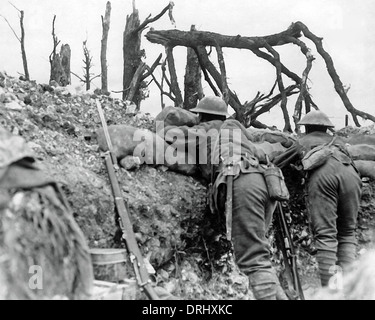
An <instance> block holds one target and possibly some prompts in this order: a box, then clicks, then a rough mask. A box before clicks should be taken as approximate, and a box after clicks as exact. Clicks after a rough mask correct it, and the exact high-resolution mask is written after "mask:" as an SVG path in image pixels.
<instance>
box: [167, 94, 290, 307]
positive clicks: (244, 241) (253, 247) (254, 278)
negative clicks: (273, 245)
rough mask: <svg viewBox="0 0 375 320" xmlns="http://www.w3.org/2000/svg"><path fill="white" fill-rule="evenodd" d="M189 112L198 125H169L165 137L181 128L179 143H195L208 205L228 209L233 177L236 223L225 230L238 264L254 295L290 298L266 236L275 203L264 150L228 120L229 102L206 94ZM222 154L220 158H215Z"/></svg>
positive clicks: (189, 147)
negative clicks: (267, 179) (264, 171)
mask: <svg viewBox="0 0 375 320" xmlns="http://www.w3.org/2000/svg"><path fill="white" fill-rule="evenodd" d="M190 111H191V112H194V113H198V118H199V124H197V125H193V126H192V127H188V126H178V127H177V126H175V127H167V128H166V129H169V130H165V135H163V138H164V139H165V141H167V142H170V143H173V144H175V145H176V143H178V142H176V141H175V139H174V137H178V135H177V131H181V130H182V131H183V132H184V133H185V134H184V137H183V139H184V140H183V141H181V142H180V143H181V144H183V145H184V146H185V147H186V150H193V149H194V146H196V148H197V149H198V150H197V162H196V163H197V164H198V167H199V169H200V174H201V177H202V178H204V179H205V181H206V182H207V183H209V184H210V185H211V188H209V190H210V191H211V192H209V193H210V196H209V201H211V202H210V208H211V209H212V211H214V212H215V213H217V214H223V212H224V211H225V200H226V191H227V190H226V189H227V188H226V183H227V181H228V180H227V176H228V175H232V176H233V190H232V195H233V199H232V200H233V205H232V208H233V210H232V225H231V227H232V228H231V234H230V235H229V236H228V229H227V236H228V238H232V243H233V249H234V256H235V260H236V263H237V265H238V267H239V268H240V270H241V271H242V272H243V273H245V274H246V275H247V276H248V278H249V283H250V286H251V288H252V291H253V293H254V296H255V298H256V299H259V300H261V299H262V300H263V299H276V298H277V299H287V298H286V295H285V293H284V291H283V290H282V288H281V286H280V283H279V280H278V278H277V275H276V272H275V270H274V269H273V267H272V265H271V260H270V258H271V254H270V251H269V243H268V240H267V238H266V233H267V230H268V228H269V226H270V223H271V221H272V213H273V211H274V209H275V205H276V202H275V201H273V200H271V199H270V197H269V194H268V190H267V186H266V183H265V180H264V176H263V174H262V168H261V165H260V164H261V163H266V162H267V160H266V155H265V153H264V152H263V151H262V150H261V149H258V148H257V147H256V146H255V145H254V144H253V143H252V142H251V141H250V140H249V138H250V137H249V132H248V131H247V130H246V129H245V128H244V127H243V126H242V125H241V124H240V123H239V122H238V121H237V120H233V119H227V116H228V111H227V104H226V103H225V102H224V100H223V99H222V98H220V97H216V96H208V97H204V98H203V99H202V100H200V101H199V103H198V104H197V106H196V108H193V109H191V110H190ZM174 130H175V131H176V135H174V134H173V131H174ZM212 132H216V134H214V135H213V134H212ZM224 132H225V133H228V135H225V134H224ZM179 137H181V135H180V136H179ZM208 137H210V139H211V143H198V144H196V141H197V140H199V141H208V140H207V139H208ZM229 149H231V150H232V151H233V154H236V155H237V156H238V157H236V158H235V157H233V158H230V157H229V156H228V153H226V151H225V150H229ZM218 158H220V159H221V160H220V162H219V163H217V162H215V161H213V159H218ZM230 159H233V162H232V160H230ZM234 159H236V160H234ZM205 160H207V161H206V162H205ZM229 162H230V163H229ZM228 165H229V167H230V168H231V172H230V173H229V172H228V170H229V169H228ZM227 227H228V225H227Z"/></svg>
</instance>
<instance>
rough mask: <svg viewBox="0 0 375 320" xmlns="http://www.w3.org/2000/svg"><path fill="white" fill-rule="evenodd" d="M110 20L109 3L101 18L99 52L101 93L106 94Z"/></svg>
mask: <svg viewBox="0 0 375 320" xmlns="http://www.w3.org/2000/svg"><path fill="white" fill-rule="evenodd" d="M110 19H111V2H109V1H108V2H107V5H106V9H105V15H104V18H103V16H102V28H103V35H102V41H101V51H100V64H101V69H102V74H101V80H102V91H103V92H108V76H107V71H108V69H107V42H108V32H109V27H110Z"/></svg>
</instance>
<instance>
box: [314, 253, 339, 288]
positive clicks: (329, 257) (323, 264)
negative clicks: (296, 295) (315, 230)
mask: <svg viewBox="0 0 375 320" xmlns="http://www.w3.org/2000/svg"><path fill="white" fill-rule="evenodd" d="M316 261H317V262H318V266H319V275H320V282H321V284H322V287H326V286H328V284H329V279H330V278H331V277H332V276H333V275H334V274H335V272H336V271H337V266H336V261H337V257H336V253H335V252H333V251H327V250H318V252H317V253H316Z"/></svg>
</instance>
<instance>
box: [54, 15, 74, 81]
mask: <svg viewBox="0 0 375 320" xmlns="http://www.w3.org/2000/svg"><path fill="white" fill-rule="evenodd" d="M55 20H56V15H54V16H53V20H52V38H53V50H52V52H51V54H50V56H49V63H50V65H51V73H50V78H49V81H50V82H51V81H56V82H57V84H58V85H60V86H66V85H68V84H70V83H71V81H70V80H71V78H70V55H71V52H70V47H69V45H68V44H64V45H62V46H61V48H60V54H58V53H56V49H57V46H58V45H59V43H60V41H59V40H58V38H57V36H56V35H55Z"/></svg>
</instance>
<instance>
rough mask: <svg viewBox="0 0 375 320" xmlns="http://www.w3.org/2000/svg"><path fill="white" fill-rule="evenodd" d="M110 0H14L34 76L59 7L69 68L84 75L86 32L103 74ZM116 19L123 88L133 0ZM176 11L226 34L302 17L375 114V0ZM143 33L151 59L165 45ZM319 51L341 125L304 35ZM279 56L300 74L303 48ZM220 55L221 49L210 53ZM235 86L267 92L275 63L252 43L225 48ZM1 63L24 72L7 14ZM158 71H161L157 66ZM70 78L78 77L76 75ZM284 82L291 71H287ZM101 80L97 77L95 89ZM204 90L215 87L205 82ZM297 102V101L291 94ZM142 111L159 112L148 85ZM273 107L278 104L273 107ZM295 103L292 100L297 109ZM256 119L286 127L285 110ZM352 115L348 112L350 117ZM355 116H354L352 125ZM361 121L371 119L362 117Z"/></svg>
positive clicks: (315, 87)
mask: <svg viewBox="0 0 375 320" xmlns="http://www.w3.org/2000/svg"><path fill="white" fill-rule="evenodd" d="M106 2H107V1H106V0H65V1H61V0H58V1H57V0H12V1H11V3H13V4H14V5H15V6H16V7H17V8H19V9H20V10H24V12H25V18H24V24H25V31H26V53H27V59H28V65H29V72H30V76H31V78H32V79H35V80H37V82H39V83H48V80H49V72H50V66H49V62H48V56H49V54H50V53H51V50H52V44H53V42H52V35H51V30H52V29H51V26H52V19H53V15H54V14H56V16H57V18H56V22H55V32H56V35H57V37H58V38H59V40H61V43H68V44H69V45H70V48H71V50H72V57H71V70H72V71H73V72H75V73H77V74H80V75H81V74H82V58H83V54H82V42H83V41H84V40H85V39H86V38H87V39H88V42H87V45H88V48H89V49H90V51H91V53H92V55H93V57H94V58H93V63H94V65H95V66H94V69H93V72H95V73H100V40H101V36H102V27H101V17H100V16H101V15H104V13H105V5H106ZM111 4H112V12H111V26H110V31H109V40H108V52H107V58H108V73H109V79H108V81H109V89H110V90H121V89H122V76H123V57H122V45H123V43H122V35H123V31H124V28H125V22H126V16H127V15H129V14H130V13H131V12H132V1H131V0H113V1H111ZM167 4H168V1H164V0H153V1H149V0H136V6H137V8H138V10H139V14H140V19H141V22H142V21H143V20H144V19H146V17H147V16H148V15H149V14H151V15H152V16H155V15H157V14H158V13H159V12H160V11H161V10H162V9H163V8H164V7H165V6H166V5H167ZM174 4H175V6H174V9H173V16H174V18H175V21H176V28H177V29H179V30H184V31H188V30H189V29H190V26H191V25H192V24H194V25H195V26H196V28H197V29H198V30H201V31H211V32H217V33H221V34H225V35H237V34H241V35H242V36H264V35H269V34H273V33H278V32H281V31H283V30H285V29H287V28H288V26H289V25H290V24H291V23H292V22H296V21H302V22H303V23H304V24H306V25H307V27H308V28H309V29H310V31H311V32H313V33H314V34H315V35H317V36H320V37H323V38H324V40H323V46H324V48H325V50H326V51H327V52H328V53H329V54H330V55H331V57H332V58H333V61H334V64H335V67H336V71H337V72H338V74H339V76H340V78H341V81H342V82H343V83H344V84H345V85H347V86H349V85H350V90H349V92H348V96H349V99H350V100H351V102H352V103H353V105H354V107H355V108H357V109H359V110H362V111H366V112H368V113H371V114H375V108H374V107H373V103H374V99H375V62H374V61H375V59H374V58H373V52H374V49H375V39H374V30H375V19H374V16H375V1H373V0H356V1H353V0H314V1H311V0H283V1H281V0H236V1H229V0H175V1H174ZM0 14H2V15H3V16H5V17H6V18H7V19H8V20H9V22H10V23H11V25H12V26H13V28H14V29H15V30H16V31H17V33H19V19H18V12H17V11H16V10H15V9H14V8H13V7H12V5H11V4H10V3H9V2H8V1H7V0H0ZM151 26H152V27H153V28H155V29H156V30H165V29H173V28H174V26H173V25H172V24H171V22H170V21H169V19H168V15H165V16H163V17H162V18H161V19H160V20H159V21H157V22H155V23H153V24H152V25H151ZM147 31H148V30H145V32H144V33H143V37H142V46H143V47H144V49H145V50H146V54H147V59H146V62H147V63H148V64H152V62H153V61H154V60H155V58H156V57H157V56H158V55H159V53H163V56H165V54H164V48H163V47H162V46H161V45H157V44H151V43H149V42H148V41H147V39H146V38H145V37H144V35H145V34H146V32H147ZM301 39H302V40H303V41H305V43H306V44H307V45H308V47H310V48H311V49H312V53H313V54H314V56H315V57H316V60H315V61H314V64H313V68H312V71H311V73H310V86H311V88H312V89H311V93H312V95H313V99H314V101H315V102H316V103H317V104H318V106H319V107H320V109H321V110H323V111H324V112H326V113H327V114H328V116H329V117H330V118H331V120H332V122H334V124H335V125H336V126H337V128H340V127H342V126H343V125H344V117H345V114H346V113H345V109H344V106H343V104H342V102H341V100H340V98H339V96H338V95H337V94H336V92H335V91H334V88H333V83H332V81H331V79H330V77H329V75H328V73H327V71H326V68H325V65H324V62H323V60H322V58H320V56H319V55H318V53H317V52H316V50H315V47H314V45H313V43H312V42H310V41H309V40H308V39H305V38H301ZM277 50H278V51H279V52H280V55H281V61H282V62H283V63H284V64H285V65H286V66H287V67H288V68H289V69H291V70H292V71H294V72H295V73H297V74H299V75H301V74H302V71H303V69H304V67H305V59H304V56H303V55H302V53H301V52H300V51H299V49H298V47H296V46H293V45H288V46H283V47H277ZM175 52H176V63H177V66H178V70H177V71H178V73H179V84H180V87H181V89H183V76H184V74H183V73H184V68H185V62H186V61H185V56H186V49H185V48H176V49H175ZM213 56H214V57H216V54H214V55H213ZM224 58H225V62H226V65H227V68H226V69H227V76H228V83H229V85H230V88H231V89H232V90H233V91H235V92H236V93H237V94H238V96H239V98H240V100H241V102H245V101H247V100H251V99H253V97H254V96H255V94H256V93H257V91H260V92H262V93H268V92H269V90H270V88H271V87H272V85H273V83H274V80H275V69H274V68H273V67H271V66H270V65H269V64H268V63H267V62H265V61H261V60H260V59H259V58H256V57H255V56H254V55H253V54H252V53H251V52H250V51H248V50H238V49H224ZM0 70H5V71H7V73H8V74H10V75H12V76H18V73H17V72H20V73H22V72H23V67H22V60H21V54H20V45H19V42H18V41H17V39H16V38H15V36H14V35H13V33H12V31H11V29H10V28H9V27H8V25H7V24H6V22H5V21H4V19H2V18H0ZM156 75H157V76H158V75H160V73H159V72H156ZM72 81H73V84H78V83H79V80H78V79H76V78H75V77H74V76H72ZM285 81H286V82H287V81H288V80H287V78H285ZM97 86H100V80H99V79H97V81H95V82H94V85H93V88H95V87H97ZM204 87H205V89H206V90H205V92H206V93H207V94H211V92H210V89H209V86H208V85H207V84H206V83H204ZM291 101H292V100H291ZM142 110H143V111H145V112H150V113H151V114H153V115H156V114H157V113H158V112H160V110H161V107H160V96H159V92H158V90H157V89H156V87H151V94H150V98H149V99H148V100H146V101H144V102H143V103H142ZM272 110H274V109H272ZM292 110H293V103H292V104H289V111H290V113H292ZM259 120H261V121H264V122H266V123H267V124H269V125H271V124H273V122H275V123H276V125H278V126H279V128H282V121H281V122H280V120H281V113H280V112H278V111H272V112H271V114H270V115H265V116H263V117H261V118H259ZM350 120H351V118H350ZM352 123H353V122H352V121H350V122H349V124H352ZM361 123H362V124H364V125H367V124H371V123H365V122H363V121H362V122H361Z"/></svg>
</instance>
